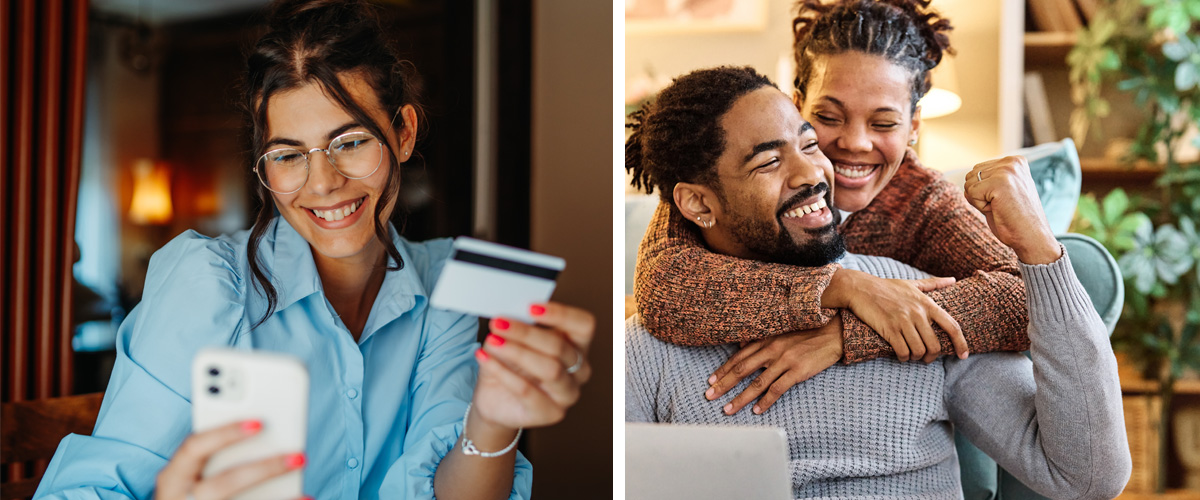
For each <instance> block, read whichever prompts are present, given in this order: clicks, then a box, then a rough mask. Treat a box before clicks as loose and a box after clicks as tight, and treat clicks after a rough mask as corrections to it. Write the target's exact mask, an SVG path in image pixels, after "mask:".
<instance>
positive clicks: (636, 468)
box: [625, 423, 792, 500]
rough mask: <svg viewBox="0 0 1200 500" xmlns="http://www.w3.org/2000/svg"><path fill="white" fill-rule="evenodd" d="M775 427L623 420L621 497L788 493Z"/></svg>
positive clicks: (782, 443)
mask: <svg viewBox="0 0 1200 500" xmlns="http://www.w3.org/2000/svg"><path fill="white" fill-rule="evenodd" d="M787 457H788V445H787V435H786V434H785V433H784V432H783V429H779V428H776V427H729V426H703V425H668V424H644V423H626V424H625V498H627V499H629V500H641V499H646V500H650V499H654V500H670V499H676V498H678V499H704V498H713V499H723V500H724V499H730V498H755V499H764V500H785V499H791V498H792V488H791V479H790V473H789V471H788V461H787Z"/></svg>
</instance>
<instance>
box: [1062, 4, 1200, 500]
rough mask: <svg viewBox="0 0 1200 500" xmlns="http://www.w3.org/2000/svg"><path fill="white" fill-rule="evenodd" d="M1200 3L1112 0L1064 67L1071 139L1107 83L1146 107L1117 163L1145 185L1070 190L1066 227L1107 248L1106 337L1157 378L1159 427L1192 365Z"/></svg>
mask: <svg viewBox="0 0 1200 500" xmlns="http://www.w3.org/2000/svg"><path fill="white" fill-rule="evenodd" d="M1198 27H1200V0H1115V1H1113V2H1109V3H1105V4H1103V7H1101V8H1100V9H1099V10H1098V11H1097V12H1096V15H1095V16H1094V17H1093V18H1092V20H1091V23H1090V26H1088V27H1087V28H1085V29H1083V30H1081V31H1080V32H1079V33H1078V39H1077V42H1076V45H1075V47H1074V48H1073V49H1072V50H1071V52H1070V54H1069V55H1068V57H1067V62H1068V64H1069V65H1070V80H1071V97H1072V100H1073V101H1074V103H1075V106H1076V107H1075V110H1074V112H1073V113H1072V115H1071V133H1072V135H1073V136H1074V138H1075V140H1076V141H1077V142H1079V143H1080V144H1082V143H1083V141H1084V140H1086V139H1087V137H1088V135H1089V132H1090V135H1092V136H1093V137H1095V136H1098V135H1100V133H1101V131H1100V130H1099V127H1098V125H1097V124H1098V119H1099V118H1102V117H1104V116H1107V115H1108V114H1109V104H1108V102H1107V101H1106V100H1105V99H1104V98H1103V97H1102V96H1101V94H1100V90H1101V88H1102V87H1103V86H1105V85H1110V84H1115V85H1116V87H1117V88H1118V89H1120V90H1122V91H1125V92H1130V93H1132V94H1133V98H1134V101H1135V103H1136V104H1137V105H1138V107H1139V108H1141V109H1145V110H1147V115H1146V119H1145V121H1144V122H1143V123H1142V124H1141V125H1140V127H1139V129H1138V133H1137V137H1135V138H1134V141H1133V144H1132V146H1131V147H1130V149H1129V153H1128V155H1127V156H1126V158H1125V160H1126V161H1128V162H1130V163H1133V162H1135V161H1144V162H1151V163H1154V164H1159V165H1161V167H1162V173H1161V174H1160V175H1159V176H1158V178H1157V179H1156V180H1155V182H1154V188H1153V189H1152V191H1151V192H1150V193H1147V194H1135V195H1133V196H1132V197H1131V196H1130V195H1128V194H1127V193H1126V192H1125V191H1124V190H1122V189H1120V188H1117V189H1115V190H1113V191H1112V192H1110V193H1109V194H1108V195H1107V196H1105V197H1104V198H1103V199H1101V200H1097V198H1096V197H1095V196H1094V195H1091V194H1088V195H1085V196H1084V197H1082V198H1081V199H1080V202H1079V207H1078V211H1077V213H1076V223H1075V228H1076V231H1078V232H1080V233H1083V234H1087V235H1089V236H1092V237H1093V238H1096V239H1097V240H1099V241H1100V242H1101V243H1102V244H1104V246H1105V247H1106V248H1108V251H1109V252H1110V253H1112V254H1113V255H1114V256H1116V257H1117V260H1118V263H1119V264H1120V266H1121V272H1122V275H1123V276H1124V278H1125V282H1126V292H1125V308H1124V310H1123V311H1122V315H1121V319H1120V321H1119V322H1118V323H1117V328H1116V330H1115V331H1114V333H1113V346H1114V348H1116V349H1117V350H1119V351H1122V352H1124V353H1125V355H1126V356H1127V357H1128V359H1130V360H1131V361H1133V362H1134V363H1136V364H1137V365H1138V367H1139V368H1140V369H1141V370H1142V372H1143V374H1144V375H1145V377H1146V378H1147V379H1149V380H1156V381H1158V383H1159V396H1160V398H1161V401H1162V405H1161V412H1162V413H1161V415H1160V418H1159V422H1160V426H1165V425H1166V423H1167V422H1169V418H1168V416H1169V415H1170V405H1171V398H1172V396H1173V394H1174V388H1175V382H1176V380H1178V379H1179V377H1180V376H1181V375H1182V374H1183V373H1184V371H1185V370H1188V369H1193V370H1194V369H1200V342H1197V340H1200V339H1198V338H1197V337H1198V336H1200V335H1198V334H1200V234H1198V233H1200V231H1198V229H1197V222H1200V164H1198V163H1197V159H1196V157H1195V156H1196V155H1195V154H1194V151H1195V150H1196V148H1200V135H1197V136H1196V137H1189V134H1195V132H1194V130H1195V127H1196V124H1197V123H1200V29H1198ZM1166 434H1167V433H1166V432H1165V428H1160V429H1158V436H1159V461H1158V463H1159V467H1158V481H1157V489H1158V491H1159V492H1162V491H1164V489H1165V486H1166V484H1165V483H1166V480H1165V478H1166V472H1165V471H1166V467H1165V464H1166V450H1167V447H1166Z"/></svg>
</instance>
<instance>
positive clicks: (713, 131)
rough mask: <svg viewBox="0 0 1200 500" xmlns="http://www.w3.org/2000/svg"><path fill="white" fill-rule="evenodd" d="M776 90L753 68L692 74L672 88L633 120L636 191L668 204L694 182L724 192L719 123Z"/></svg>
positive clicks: (629, 166)
mask: <svg viewBox="0 0 1200 500" xmlns="http://www.w3.org/2000/svg"><path fill="white" fill-rule="evenodd" d="M767 86H774V84H773V83H771V80H770V79H768V78H767V77H765V76H763V75H760V74H759V73H758V72H757V71H754V68H751V67H744V68H737V67H732V66H722V67H719V68H711V69H702V70H697V71H693V72H691V73H688V74H686V75H683V76H681V77H679V78H676V79H675V80H674V81H672V82H671V85H669V86H667V88H665V89H663V90H662V92H659V94H658V98H657V99H656V100H655V101H654V103H653V104H647V105H646V106H643V107H642V109H640V110H638V111H635V112H634V113H632V114H630V115H629V119H630V120H631V121H632V123H628V124H626V125H625V126H626V127H627V128H630V129H632V130H633V134H632V135H630V136H629V138H628V139H626V140H625V170H626V171H627V172H629V173H630V174H632V175H633V181H632V184H633V187H635V188H639V189H644V190H645V191H646V193H647V194H651V193H654V189H655V188H658V191H659V195H660V196H661V197H662V199H663V200H665V201H667V202H670V201H671V199H672V196H673V193H674V191H675V184H678V183H680V182H695V183H700V184H704V185H707V186H709V187H712V188H714V189H717V191H718V193H719V192H720V186H719V185H718V184H717V182H716V179H717V173H716V169H715V168H714V167H715V166H716V164H717V158H719V157H720V156H721V153H722V152H723V151H724V150H725V131H724V129H722V128H721V117H722V116H724V115H725V113H726V112H727V111H729V108H731V107H733V103H734V102H736V101H737V100H738V98H740V97H742V96H744V95H746V94H749V93H750V92H752V91H754V90H758V89H759V88H762V87H767Z"/></svg>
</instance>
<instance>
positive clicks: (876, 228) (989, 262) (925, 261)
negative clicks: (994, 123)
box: [634, 150, 1029, 363]
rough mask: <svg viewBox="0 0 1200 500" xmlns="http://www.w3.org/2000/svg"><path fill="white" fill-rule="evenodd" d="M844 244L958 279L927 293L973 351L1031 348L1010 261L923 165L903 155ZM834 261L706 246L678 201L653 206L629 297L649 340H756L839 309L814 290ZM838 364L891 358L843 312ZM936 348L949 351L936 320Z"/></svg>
mask: <svg viewBox="0 0 1200 500" xmlns="http://www.w3.org/2000/svg"><path fill="white" fill-rule="evenodd" d="M839 230H840V231H841V233H842V236H843V237H844V238H845V240H846V247H847V250H849V251H850V252H854V253H859V254H865V255H878V256H883V257H890V258H893V259H896V260H898V261H900V262H904V263H906V264H909V265H912V266H913V267H916V268H919V269H921V270H924V271H926V272H929V273H931V274H933V275H935V276H953V277H954V278H956V279H957V280H958V281H957V282H956V283H955V284H954V285H953V286H950V287H947V288H943V289H941V290H937V291H934V292H930V293H929V294H928V295H929V296H930V297H931V298H932V299H933V300H934V301H935V302H937V304H938V305H939V306H941V307H942V308H943V309H945V310H946V312H948V313H949V314H950V315H951V316H953V317H954V319H956V320H957V321H958V323H959V325H960V326H961V327H962V330H963V335H964V336H965V337H966V340H967V344H968V346H969V348H970V352H972V353H980V352H993V351H1023V350H1026V349H1028V348H1029V338H1028V336H1027V335H1026V332H1025V329H1026V326H1027V325H1028V323H1029V317H1028V311H1027V309H1026V306H1025V287H1024V285H1023V284H1022V281H1021V278H1020V276H1019V275H1018V274H1017V270H1018V268H1017V258H1016V254H1015V253H1013V251H1012V250H1011V249H1009V248H1008V247H1006V246H1004V245H1003V244H1001V243H1000V242H999V241H998V240H996V238H995V236H993V235H992V233H991V231H990V230H988V227H987V224H986V223H985V222H984V221H983V220H981V218H980V217H979V216H978V214H977V212H975V210H974V209H973V208H971V206H970V205H968V204H967V202H966V199H964V197H963V194H962V191H961V190H960V189H958V188H957V187H956V186H954V185H953V184H951V183H950V182H948V181H946V180H945V179H942V178H941V174H939V173H938V172H936V171H934V170H929V169H926V168H924V167H922V166H920V164H919V163H918V162H917V159H916V156H915V155H914V154H913V152H912V151H911V150H910V151H909V152H908V155H907V156H906V157H905V159H904V162H903V163H902V164H901V166H900V170H899V171H898V172H896V175H895V176H894V177H893V178H892V180H891V182H889V183H888V185H887V186H885V187H884V189H883V191H881V192H880V193H879V195H878V196H876V197H875V200H873V201H872V202H871V204H870V205H868V206H867V207H866V208H864V209H862V210H860V211H858V212H855V213H854V214H852V215H851V216H850V217H848V218H847V220H846V221H844V222H843V223H842V226H841V227H840V228H839ZM839 268H840V266H839V265H837V264H830V265H827V266H824V267H818V268H808V267H797V266H790V265H786V264H772V263H766V262H760V261H754V260H747V259H740V258H737V257H731V256H728V255H722V254H717V253H714V252H711V251H709V250H708V248H707V247H706V246H705V244H704V240H703V239H702V238H701V237H700V235H699V233H698V232H697V230H696V229H695V228H694V227H693V226H692V225H691V224H690V223H688V222H687V221H685V220H684V219H683V217H682V216H681V215H680V214H679V211H678V210H676V209H675V207H674V205H672V204H669V203H660V204H659V206H658V209H657V210H656V211H655V214H654V218H653V219H652V220H651V221H650V227H649V228H648V229H647V230H646V236H645V237H644V238H643V239H642V243H641V246H640V248H639V249H638V265H637V272H636V274H635V278H634V296H635V297H636V298H637V304H638V312H639V313H640V314H641V318H642V321H643V322H644V324H645V326H646V327H647V329H648V330H649V331H650V333H651V334H653V335H654V336H655V337H658V338H659V339H662V340H664V341H667V342H671V343H673V344H680V345H716V344H725V343H730V342H742V341H750V340H757V339H761V338H764V337H769V336H772V335H778V334H781V333H787V332H792V331H797V330H807V329H812V328H816V327H819V326H821V325H823V324H825V323H826V322H828V321H829V319H830V317H831V316H832V315H833V314H834V313H835V312H837V310H835V309H824V308H822V307H821V295H822V294H823V293H824V292H825V288H826V287H827V286H828V285H829V280H830V279H831V278H832V277H833V273H834V272H835V271H837V269H839ZM841 314H842V321H843V330H844V351H845V355H844V356H845V357H844V361H845V362H847V363H851V362H857V361H865V360H868V359H873V358H877V357H881V356H894V355H895V353H894V351H893V350H892V348H891V346H890V345H888V343H887V342H885V341H884V340H883V338H882V337H881V336H879V335H878V334H876V333H875V331H874V330H872V329H871V328H870V327H868V326H867V325H866V324H865V323H863V322H862V321H861V320H859V319H858V318H857V317H856V316H854V314H853V313H851V312H850V311H848V310H845V311H841ZM933 327H934V331H935V332H937V334H938V337H939V338H940V339H941V341H942V352H944V353H952V352H954V348H953V346H952V345H951V344H950V340H949V337H948V335H947V334H946V332H945V331H944V330H942V329H941V328H940V327H938V326H937V324H936V323H935V324H934V325H933Z"/></svg>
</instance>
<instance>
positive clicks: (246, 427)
mask: <svg viewBox="0 0 1200 500" xmlns="http://www.w3.org/2000/svg"><path fill="white" fill-rule="evenodd" d="M261 430H262V422H260V421H258V420H246V421H243V422H242V434H246V435H250V434H255V433H257V432H258V431H261Z"/></svg>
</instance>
